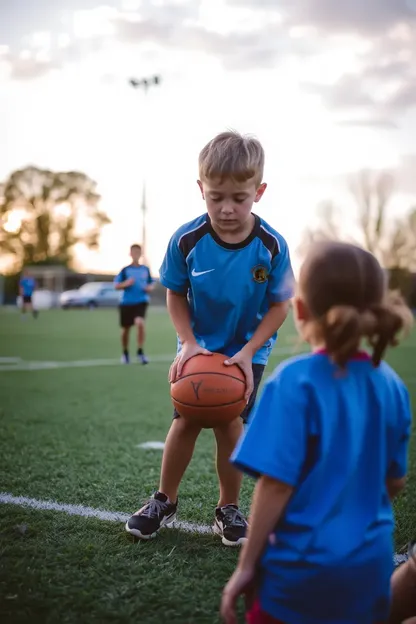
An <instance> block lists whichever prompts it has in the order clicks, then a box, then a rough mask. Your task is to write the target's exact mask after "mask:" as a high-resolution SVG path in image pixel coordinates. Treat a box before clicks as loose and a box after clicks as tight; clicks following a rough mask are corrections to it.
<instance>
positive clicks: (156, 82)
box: [129, 74, 161, 259]
mask: <svg viewBox="0 0 416 624" xmlns="http://www.w3.org/2000/svg"><path fill="white" fill-rule="evenodd" d="M160 84H161V77H160V76H159V75H157V74H154V75H153V76H147V77H146V78H130V79H129V85H130V86H131V87H132V88H133V89H141V90H142V91H143V92H144V94H145V97H146V96H147V94H148V92H149V89H151V88H152V87H157V86H160ZM141 210H142V256H143V258H144V259H146V251H147V223H146V218H147V198H146V176H145V175H144V176H143V190H142V205H141Z"/></svg>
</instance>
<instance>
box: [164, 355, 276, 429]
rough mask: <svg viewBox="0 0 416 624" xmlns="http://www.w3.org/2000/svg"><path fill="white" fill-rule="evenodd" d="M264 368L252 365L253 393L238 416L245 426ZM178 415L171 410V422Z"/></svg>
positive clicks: (263, 366)
mask: <svg viewBox="0 0 416 624" xmlns="http://www.w3.org/2000/svg"><path fill="white" fill-rule="evenodd" d="M265 368H266V366H265V365H264V364H253V381H254V388H253V392H252V393H251V397H250V399H249V401H248V403H247V405H246V406H245V408H244V411H243V412H242V414H241V415H240V418H241V419H242V421H243V423H244V424H246V423H247V421H248V418H249V416H250V414H251V410H252V409H253V407H254V403H255V402H256V398H257V392H258V389H259V386H260V383H261V380H262V378H263V373H264V369H265ZM179 416H180V415H179V414H178V412H177V411H176V409H174V410H173V420H175V418H179Z"/></svg>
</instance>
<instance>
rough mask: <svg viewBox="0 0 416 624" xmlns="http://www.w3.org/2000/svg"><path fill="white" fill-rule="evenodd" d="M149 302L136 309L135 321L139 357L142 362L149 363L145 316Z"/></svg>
mask: <svg viewBox="0 0 416 624" xmlns="http://www.w3.org/2000/svg"><path fill="white" fill-rule="evenodd" d="M147 306H148V304H147V303H140V304H139V305H138V306H136V307H137V309H136V316H135V319H134V323H135V325H136V327H137V358H138V360H139V361H140V362H141V363H142V364H148V363H149V360H148V358H147V357H146V356H145V354H144V343H145V339H146V328H145V318H146V311H147Z"/></svg>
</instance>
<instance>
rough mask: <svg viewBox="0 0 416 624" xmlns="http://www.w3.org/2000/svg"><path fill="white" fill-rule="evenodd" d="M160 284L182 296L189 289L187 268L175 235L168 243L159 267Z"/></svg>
mask: <svg viewBox="0 0 416 624" xmlns="http://www.w3.org/2000/svg"><path fill="white" fill-rule="evenodd" d="M160 283H161V284H162V285H163V286H165V288H169V290H173V291H175V292H178V293H183V294H186V292H187V291H188V288H189V275H188V266H187V264H186V260H185V257H184V255H183V253H182V252H181V250H180V249H179V245H178V241H177V238H176V236H175V235H174V236H172V238H171V239H170V241H169V245H168V248H167V250H166V254H165V257H164V258H163V262H162V266H161V267H160Z"/></svg>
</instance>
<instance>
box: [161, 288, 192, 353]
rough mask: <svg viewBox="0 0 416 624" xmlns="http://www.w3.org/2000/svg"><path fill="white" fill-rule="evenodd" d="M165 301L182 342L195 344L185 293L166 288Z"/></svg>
mask: <svg viewBox="0 0 416 624" xmlns="http://www.w3.org/2000/svg"><path fill="white" fill-rule="evenodd" d="M166 303H167V307H168V312H169V316H170V318H171V319H172V323H173V326H174V328H175V329H176V333H177V334H178V336H179V340H180V341H181V343H182V344H186V343H188V344H189V343H192V344H196V340H195V336H194V332H193V331H192V326H191V314H190V310H189V305H188V299H187V297H186V295H183V294H181V293H178V292H175V291H174V290H170V289H169V288H168V290H167V292H166Z"/></svg>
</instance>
